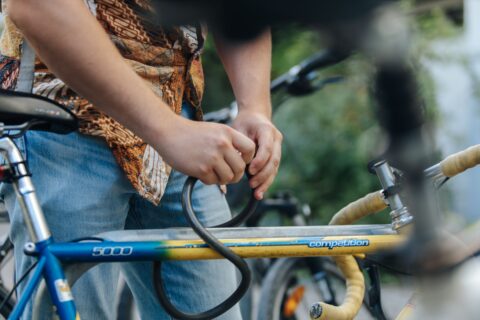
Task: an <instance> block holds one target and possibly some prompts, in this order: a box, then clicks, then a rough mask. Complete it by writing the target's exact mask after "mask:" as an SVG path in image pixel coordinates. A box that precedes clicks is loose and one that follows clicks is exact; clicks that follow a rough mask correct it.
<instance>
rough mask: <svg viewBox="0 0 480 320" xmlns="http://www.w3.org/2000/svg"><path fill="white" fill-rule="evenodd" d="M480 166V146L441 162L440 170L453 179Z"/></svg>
mask: <svg viewBox="0 0 480 320" xmlns="http://www.w3.org/2000/svg"><path fill="white" fill-rule="evenodd" d="M478 164H480V145H476V146H472V147H470V148H468V149H465V150H463V151H460V152H457V153H455V154H452V155H450V156H448V157H447V158H445V159H444V160H443V161H442V162H440V169H441V170H442V173H443V174H444V175H445V176H446V177H449V178H451V177H453V176H456V175H457V174H459V173H462V172H463V171H465V170H467V169H470V168H473V167H475V166H476V165H478Z"/></svg>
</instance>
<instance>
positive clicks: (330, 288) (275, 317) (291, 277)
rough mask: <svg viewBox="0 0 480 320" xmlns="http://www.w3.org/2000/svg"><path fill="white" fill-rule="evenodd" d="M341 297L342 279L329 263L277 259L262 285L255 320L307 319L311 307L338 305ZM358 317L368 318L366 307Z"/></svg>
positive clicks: (325, 261) (301, 259)
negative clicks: (315, 304) (323, 304)
mask: <svg viewBox="0 0 480 320" xmlns="http://www.w3.org/2000/svg"><path fill="white" fill-rule="evenodd" d="M344 296H345V279H344V277H343V275H342V274H341V273H340V271H339V270H338V268H337V267H336V266H335V264H334V263H333V261H331V260H330V259H328V258H290V259H278V260H277V261H275V263H274V264H273V265H272V267H271V268H270V270H269V272H268V274H267V276H266V277H265V280H264V282H263V285H262V289H261V293H260V303H259V309H258V317H257V319H271V320H300V319H309V310H310V306H311V305H312V304H313V303H315V302H318V301H324V302H327V303H330V304H333V305H338V304H340V303H341V302H342V301H343V298H344ZM363 309H365V310H363ZM361 314H362V317H361V318H367V319H368V318H371V317H370V316H369V314H370V312H369V311H368V309H367V308H366V307H364V308H362V310H361Z"/></svg>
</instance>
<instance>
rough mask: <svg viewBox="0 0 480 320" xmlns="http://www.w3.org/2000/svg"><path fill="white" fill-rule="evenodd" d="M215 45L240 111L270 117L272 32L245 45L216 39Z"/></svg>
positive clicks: (267, 32)
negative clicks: (249, 111) (258, 113)
mask: <svg viewBox="0 0 480 320" xmlns="http://www.w3.org/2000/svg"><path fill="white" fill-rule="evenodd" d="M215 44H216V47H217V51H218V54H219V56H220V59H221V60H222V63H223V65H224V66H225V70H226V72H227V75H228V77H229V79H230V83H231V84H232V88H233V91H234V94H235V98H236V99H237V103H238V105H239V108H240V110H252V111H255V112H261V113H262V114H264V115H266V116H267V117H268V118H270V117H271V102H270V71H271V52H272V45H271V35H270V31H266V32H264V33H262V34H261V35H259V36H258V37H257V38H256V39H254V40H252V41H249V42H245V43H229V42H226V41H224V40H223V39H221V38H218V37H217V38H215Z"/></svg>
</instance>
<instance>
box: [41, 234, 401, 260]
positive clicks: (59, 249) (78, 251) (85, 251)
mask: <svg viewBox="0 0 480 320" xmlns="http://www.w3.org/2000/svg"><path fill="white" fill-rule="evenodd" d="M220 241H221V242H222V243H224V244H225V245H226V246H227V247H229V248H230V249H231V250H233V251H234V252H235V253H237V254H238V255H240V256H241V257H244V258H262V257H308V256H312V257H314V256H331V255H352V254H353V255H355V254H369V253H374V252H378V251H379V250H384V249H391V248H394V247H396V246H398V245H400V244H401V243H403V242H404V241H405V238H404V237H403V236H400V235H393V234H392V235H355V236H328V237H294V238H287V237H278V238H247V239H220ZM49 249H50V251H51V252H52V253H53V254H54V255H55V256H56V257H57V258H59V259H60V260H62V261H72V262H73V261H76V262H107V261H135V260H137V261H140V260H202V259H221V258H222V257H221V256H220V255H218V254H217V253H216V252H215V251H213V250H212V249H210V248H209V246H208V245H207V244H205V242H203V241H202V240H163V241H149V242H146V241H143V242H125V241H122V242H115V241H103V242H95V243H91V242H89V243H65V244H57V243H56V244H53V245H51V246H50V248H49Z"/></svg>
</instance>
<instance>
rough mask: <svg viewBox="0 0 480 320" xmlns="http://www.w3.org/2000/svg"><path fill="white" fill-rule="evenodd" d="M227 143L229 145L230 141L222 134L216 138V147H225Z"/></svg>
mask: <svg viewBox="0 0 480 320" xmlns="http://www.w3.org/2000/svg"><path fill="white" fill-rule="evenodd" d="M229 145H230V141H229V140H228V138H227V137H224V136H222V137H219V138H218V139H217V147H219V148H221V149H225V148H228V146H229Z"/></svg>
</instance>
